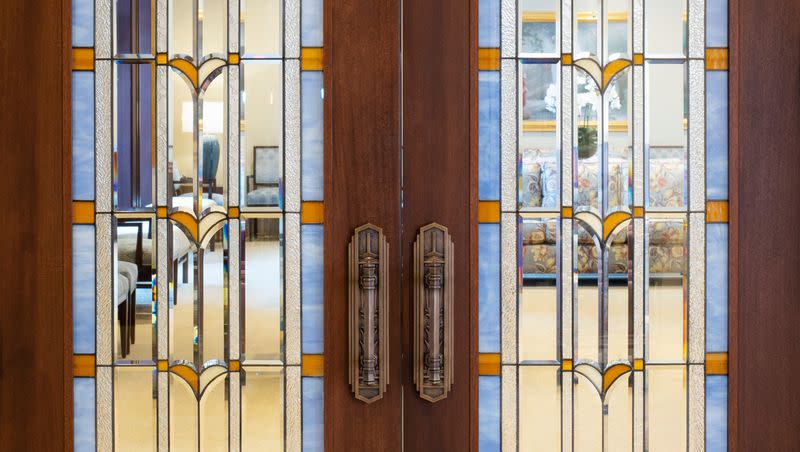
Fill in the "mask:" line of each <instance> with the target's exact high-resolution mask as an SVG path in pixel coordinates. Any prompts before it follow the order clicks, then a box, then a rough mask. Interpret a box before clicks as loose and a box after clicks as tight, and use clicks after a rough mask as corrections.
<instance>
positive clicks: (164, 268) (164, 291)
mask: <svg viewBox="0 0 800 452" xmlns="http://www.w3.org/2000/svg"><path fill="white" fill-rule="evenodd" d="M169 227H170V225H169V220H166V219H159V220H158V224H157V226H156V229H157V231H158V240H157V245H156V246H157V248H158V253H157V254H156V262H157V263H158V265H157V267H156V268H157V271H158V272H157V273H156V281H157V282H158V287H157V288H156V294H157V296H158V302H157V303H158V305H157V313H158V320H157V321H156V325H157V328H158V359H169V314H170V313H169V296H170V294H171V293H172V292H171V291H170V290H169V265H170V263H171V259H170V254H169V240H168V239H167V231H168V230H169V229H168V228H169ZM176 232H177V231H176ZM176 283H177V280H176Z"/></svg>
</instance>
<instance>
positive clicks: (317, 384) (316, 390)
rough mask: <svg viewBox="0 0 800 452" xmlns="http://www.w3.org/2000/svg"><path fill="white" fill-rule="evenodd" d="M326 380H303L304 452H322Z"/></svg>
mask: <svg viewBox="0 0 800 452" xmlns="http://www.w3.org/2000/svg"><path fill="white" fill-rule="evenodd" d="M323 383H324V380H323V379H322V378H320V377H304V378H303V452H322V451H323V450H324V448H325V442H324V439H325V438H324V435H325V429H324V428H325V423H324V403H325V399H324V397H323V396H324V390H325V388H324V384H323Z"/></svg>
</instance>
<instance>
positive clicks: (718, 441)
mask: <svg viewBox="0 0 800 452" xmlns="http://www.w3.org/2000/svg"><path fill="white" fill-rule="evenodd" d="M727 450H728V377H727V376H726V375H707V376H706V451H707V452H726V451H727Z"/></svg>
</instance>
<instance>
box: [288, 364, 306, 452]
mask: <svg viewBox="0 0 800 452" xmlns="http://www.w3.org/2000/svg"><path fill="white" fill-rule="evenodd" d="M302 387H303V385H302V384H301V381H300V366H288V367H286V452H300V451H301V450H302V448H303V405H302V401H303V394H302Z"/></svg>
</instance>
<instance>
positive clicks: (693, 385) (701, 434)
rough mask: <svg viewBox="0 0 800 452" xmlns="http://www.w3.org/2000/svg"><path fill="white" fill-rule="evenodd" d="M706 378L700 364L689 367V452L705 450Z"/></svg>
mask: <svg viewBox="0 0 800 452" xmlns="http://www.w3.org/2000/svg"><path fill="white" fill-rule="evenodd" d="M705 382H706V376H705V369H704V366H703V365H702V364H692V365H690V366H689V452H702V451H704V450H705V437H706V431H705V421H706V415H705V405H706V388H705Z"/></svg>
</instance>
